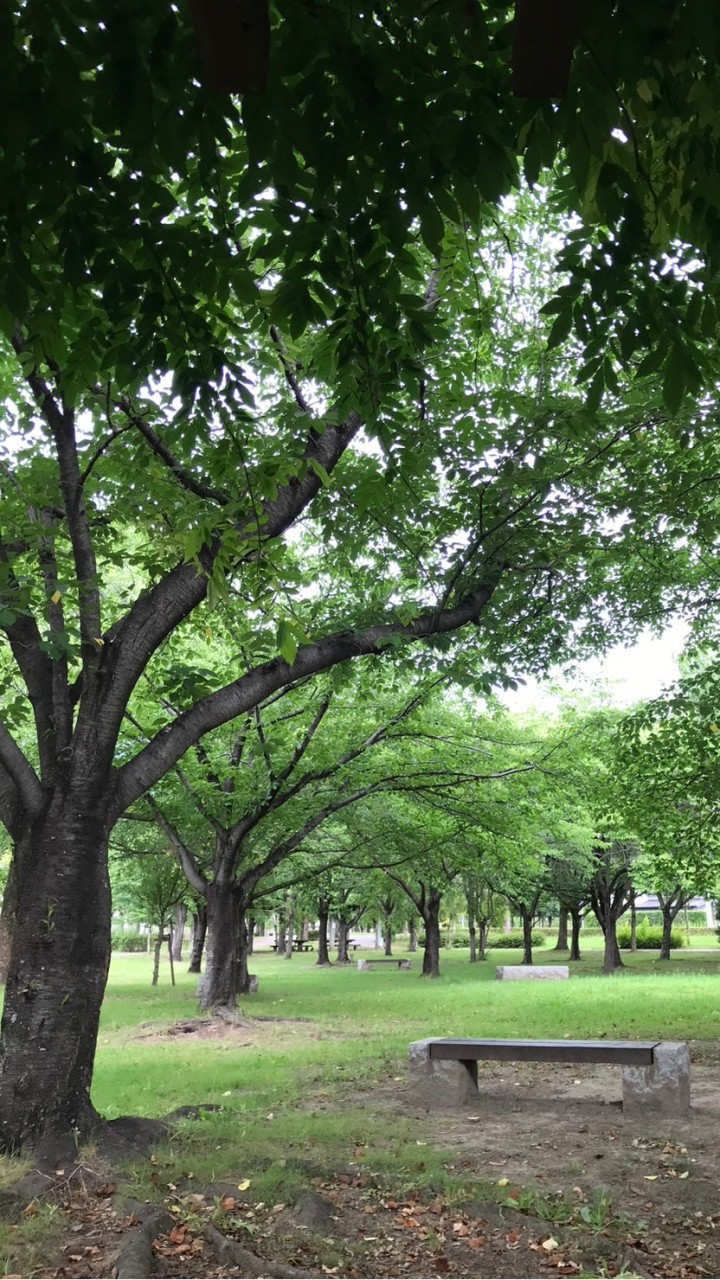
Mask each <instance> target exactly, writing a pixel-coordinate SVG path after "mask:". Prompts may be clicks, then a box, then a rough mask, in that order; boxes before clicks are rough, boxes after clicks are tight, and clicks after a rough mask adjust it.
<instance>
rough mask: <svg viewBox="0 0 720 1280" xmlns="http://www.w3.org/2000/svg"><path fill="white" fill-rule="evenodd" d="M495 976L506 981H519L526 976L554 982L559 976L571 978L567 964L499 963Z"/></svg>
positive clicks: (536, 979)
mask: <svg viewBox="0 0 720 1280" xmlns="http://www.w3.org/2000/svg"><path fill="white" fill-rule="evenodd" d="M495 977H496V978H500V980H501V981H504V982H518V981H521V980H522V979H525V978H534V979H535V981H536V982H538V981H551V982H552V981H557V979H558V978H569V977H570V970H569V968H568V966H567V965H566V964H499V965H498V966H497V968H496V970H495Z"/></svg>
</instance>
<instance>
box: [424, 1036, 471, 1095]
mask: <svg viewBox="0 0 720 1280" xmlns="http://www.w3.org/2000/svg"><path fill="white" fill-rule="evenodd" d="M429 1045H430V1041H429V1040H416V1041H415V1042H414V1044H411V1045H410V1051H409V1065H410V1084H411V1087H412V1090H413V1092H414V1094H415V1096H416V1098H417V1100H418V1102H419V1103H421V1104H422V1105H423V1106H425V1107H457V1106H467V1105H472V1104H473V1103H476V1102H477V1097H478V1087H477V1075H478V1071H477V1062H475V1061H467V1062H458V1061H457V1060H443V1059H437V1058H431V1057H430V1052H429Z"/></svg>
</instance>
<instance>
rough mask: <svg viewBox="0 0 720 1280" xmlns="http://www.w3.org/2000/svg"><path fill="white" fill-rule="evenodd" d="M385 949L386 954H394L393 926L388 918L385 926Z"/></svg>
mask: <svg viewBox="0 0 720 1280" xmlns="http://www.w3.org/2000/svg"><path fill="white" fill-rule="evenodd" d="M383 951H384V954H385V955H386V956H391V955H392V927H391V924H390V921H389V920H387V919H386V920H385V923H384V926H383Z"/></svg>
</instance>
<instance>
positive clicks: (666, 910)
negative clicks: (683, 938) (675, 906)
mask: <svg viewBox="0 0 720 1280" xmlns="http://www.w3.org/2000/svg"><path fill="white" fill-rule="evenodd" d="M674 919H675V917H674V916H673V914H672V907H668V906H665V907H663V913H662V941H661V943H660V959H661V960H669V959H670V948H671V944H672V927H673V923H674Z"/></svg>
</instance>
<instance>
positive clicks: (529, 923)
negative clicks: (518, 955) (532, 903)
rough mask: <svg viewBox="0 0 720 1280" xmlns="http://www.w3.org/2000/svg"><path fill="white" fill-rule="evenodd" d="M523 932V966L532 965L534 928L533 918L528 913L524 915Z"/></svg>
mask: <svg viewBox="0 0 720 1280" xmlns="http://www.w3.org/2000/svg"><path fill="white" fill-rule="evenodd" d="M521 918H522V931H523V958H522V962H523V964H532V962H533V953H532V927H533V917H532V915H531V914H530V913H529V912H528V911H523V913H522V917H521Z"/></svg>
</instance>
